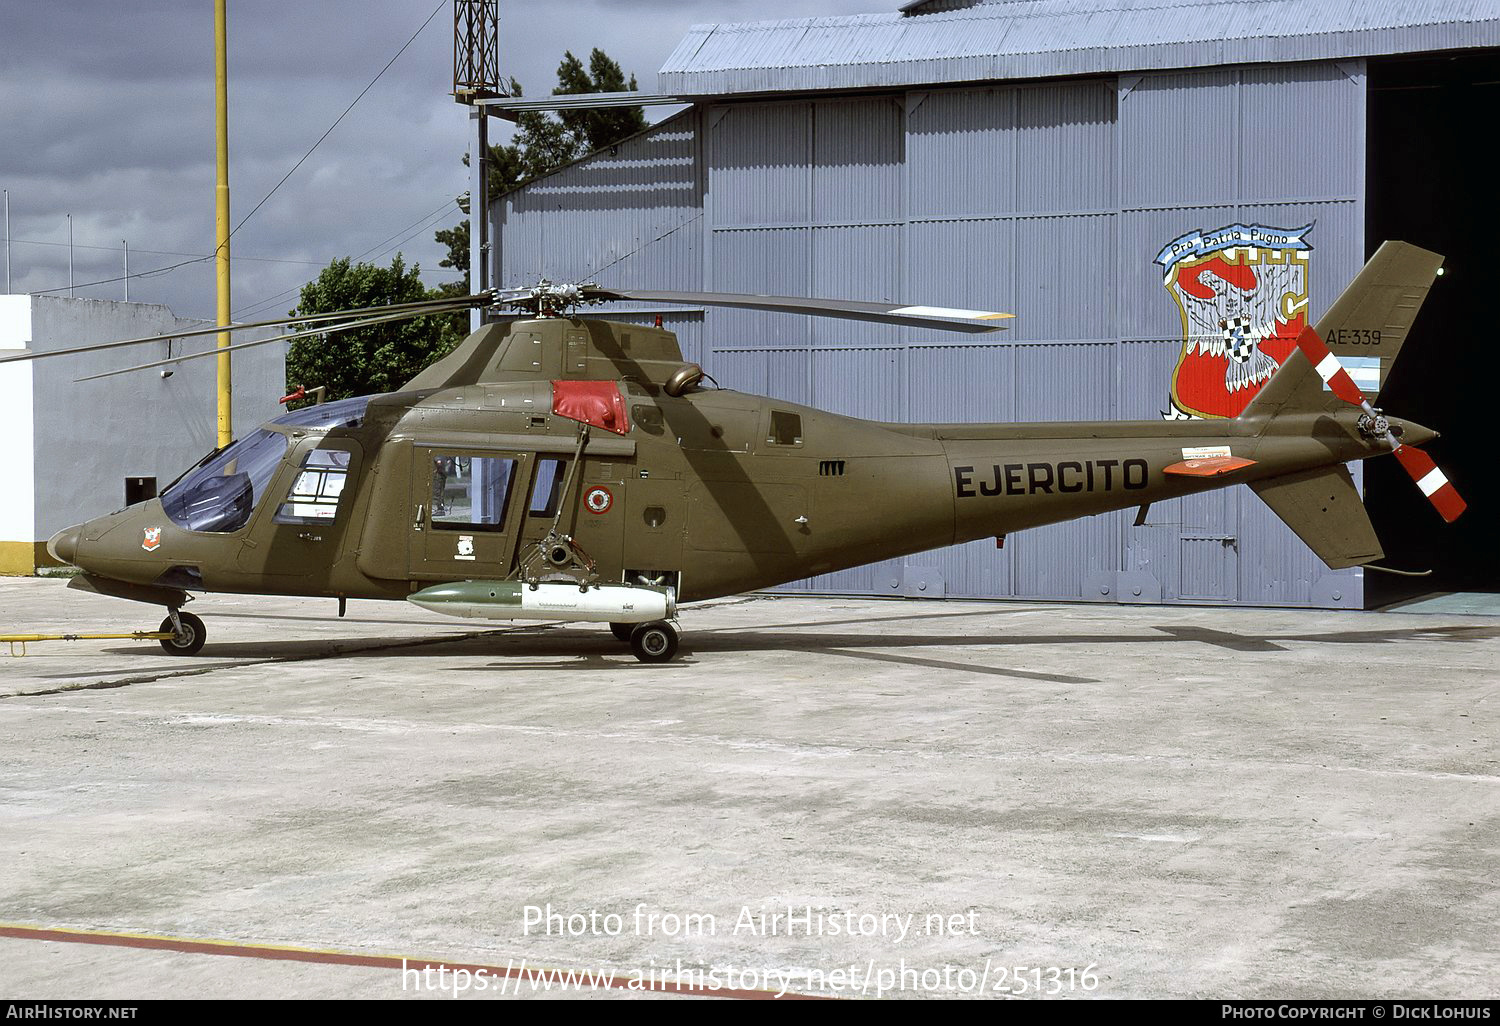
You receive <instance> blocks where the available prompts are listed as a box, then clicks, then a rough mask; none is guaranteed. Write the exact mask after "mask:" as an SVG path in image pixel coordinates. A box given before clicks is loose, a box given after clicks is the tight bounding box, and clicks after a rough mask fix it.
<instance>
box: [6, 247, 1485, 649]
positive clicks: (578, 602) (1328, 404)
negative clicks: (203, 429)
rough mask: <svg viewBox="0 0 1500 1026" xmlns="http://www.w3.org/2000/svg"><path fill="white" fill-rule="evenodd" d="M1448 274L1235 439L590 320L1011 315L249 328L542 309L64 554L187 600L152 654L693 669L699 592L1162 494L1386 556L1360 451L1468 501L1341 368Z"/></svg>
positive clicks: (167, 598)
mask: <svg viewBox="0 0 1500 1026" xmlns="http://www.w3.org/2000/svg"><path fill="white" fill-rule="evenodd" d="M1441 263H1442V258H1441V257H1440V256H1438V255H1437V254H1435V253H1430V252H1427V251H1426V250H1423V249H1419V248H1417V247H1415V246H1411V245H1408V244H1406V243H1400V242H1387V243H1385V244H1384V245H1383V246H1382V247H1381V248H1380V250H1379V251H1378V252H1377V253H1376V254H1375V256H1374V257H1373V258H1372V259H1371V260H1370V262H1369V263H1368V264H1366V266H1365V267H1364V269H1363V270H1362V271H1361V272H1360V273H1359V275H1358V276H1357V277H1356V278H1355V280H1354V281H1353V283H1352V284H1351V285H1350V286H1349V287H1348V288H1347V289H1346V290H1345V291H1344V293H1343V294H1342V295H1341V296H1340V297H1339V299H1338V300H1337V301H1336V302H1335V303H1334V305H1333V307H1332V308H1331V309H1330V310H1329V311H1328V312H1327V313H1326V314H1325V315H1324V316H1323V317H1322V319H1321V320H1319V321H1318V322H1317V324H1316V326H1314V327H1309V328H1307V329H1305V330H1304V331H1303V332H1302V335H1301V337H1300V338H1299V339H1298V346H1297V349H1295V350H1293V351H1292V353H1291V355H1290V356H1289V358H1288V359H1287V360H1286V361H1285V362H1284V363H1283V364H1282V366H1281V367H1280V369H1279V370H1277V371H1276V373H1275V374H1274V376H1273V377H1272V378H1271V380H1270V381H1269V382H1267V383H1266V385H1265V386H1264V387H1263V388H1262V389H1261V391H1260V392H1259V394H1258V395H1257V396H1256V397H1255V399H1254V400H1253V401H1252V402H1251V403H1250V405H1249V406H1248V407H1247V408H1246V409H1245V411H1244V412H1243V413H1242V414H1241V415H1240V416H1239V417H1237V418H1234V419H1229V420H1178V421H1171V420H1158V421H1146V422H1119V423H1029V424H971V423H963V424H894V423H876V422H872V421H865V420H857V419H854V418H852V417H845V416H839V415H836V414H833V413H827V412H823V411H820V410H816V409H812V408H810V407H806V406H799V405H797V404H794V403H788V402H783V401H781V400H779V399H770V398H763V397H760V396H754V395H747V394H745V393H742V392H736V391H732V390H729V389H724V388H719V387H717V386H716V384H711V383H712V379H711V378H709V377H708V376H707V375H705V373H704V371H703V369H702V368H700V367H698V366H696V365H694V364H691V363H688V362H686V361H685V360H684V359H683V355H682V351H681V349H680V348H679V346H678V344H677V339H676V337H675V336H674V335H673V334H672V333H671V332H669V331H665V330H662V329H661V328H660V327H659V326H658V327H649V326H642V325H638V324H627V323H617V322H612V321H608V320H598V319H590V318H583V317H580V316H578V313H577V311H578V310H579V309H580V308H582V307H585V306H591V305H593V304H596V303H604V302H610V301H618V300H634V301H645V302H654V303H681V304H696V305H721V306H733V307H746V308H752V309H760V310H778V311H783V312H789V313H800V314H813V315H818V316H832V317H842V318H852V319H857V320H868V321H877V322H881V323H887V324H905V325H917V326H920V327H925V328H935V329H944V330H956V331H967V332H982V331H992V330H997V329H998V328H999V327H1000V325H999V324H998V323H997V322H998V321H999V320H1001V319H1003V318H1005V317H1008V316H1009V315H1008V314H997V313H990V312H986V311H975V310H953V309H945V308H934V307H920V306H912V307H901V306H897V305H894V304H888V303H856V302H843V301H829V300H816V299H798V298H783V297H769V296H742V295H725V294H704V293H683V292H653V291H643V290H636V289H609V288H602V287H600V286H598V285H594V284H583V285H557V284H552V283H549V282H546V281H543V282H542V283H540V284H539V285H536V286H533V287H529V288H524V289H512V290H495V291H491V292H486V293H483V294H480V295H475V296H468V297H461V298H458V299H456V300H443V301H431V302H424V303H411V304H404V305H401V306H391V307H378V308H367V309H363V310H352V311H344V312H342V313H339V314H326V315H319V317H307V316H303V317H299V318H288V319H287V320H284V321H275V322H260V323H259V324H257V325H240V326H232V327H231V330H241V329H243V328H247V327H263V326H266V325H268V324H283V325H284V324H292V323H297V324H298V325H299V328H298V330H297V331H295V332H294V333H293V334H291V335H282V336H278V337H277V338H271V339H264V340H260V341H255V342H244V343H239V344H237V345H235V346H233V347H231V348H244V347H247V346H252V345H260V344H264V343H265V342H270V341H278V340H285V339H287V338H297V337H302V336H311V335H322V334H328V333H333V332H336V331H339V330H343V329H346V328H351V327H358V326H362V325H368V324H375V323H381V322H383V321H390V320H396V319H400V318H405V317H415V316H420V315H425V314H431V313H436V312H444V311H449V310H457V309H463V308H468V307H472V306H483V307H492V308H495V307H498V308H509V309H510V310H512V311H514V312H515V313H516V315H517V316H516V319H513V320H510V321H508V322H506V321H495V322H492V323H489V324H486V325H484V326H483V327H481V328H480V329H479V330H478V331H476V332H474V333H473V334H471V335H469V336H468V337H467V338H466V339H465V340H464V341H463V342H462V343H461V344H460V345H459V346H458V347H457V348H456V349H455V350H454V351H453V352H452V353H450V354H449V355H447V356H445V357H443V358H442V359H440V360H438V361H436V362H435V363H433V364H432V365H430V366H429V367H427V368H426V369H425V370H423V371H422V372H421V373H420V374H418V375H417V376H416V377H415V378H413V379H412V380H411V381H410V382H408V383H407V385H406V386H405V387H404V388H403V389H402V390H401V391H399V392H395V393H391V394H385V395H373V396H362V397H359V398H354V399H340V400H336V401H332V402H326V403H321V404H319V405H314V406H310V407H306V408H303V409H299V410H296V411H294V412H290V413H287V414H286V415H284V416H282V417H280V418H278V419H276V420H273V421H271V422H270V423H268V424H266V425H265V426H263V427H262V428H260V429H259V430H257V431H255V432H253V433H252V434H249V435H247V436H246V437H243V438H240V439H238V440H236V441H234V442H233V443H231V444H230V445H228V446H227V447H225V448H223V449H220V450H218V451H215V452H212V453H210V454H208V455H207V456H206V457H204V459H203V460H202V462H200V463H199V464H198V465H197V466H195V467H193V468H192V469H190V470H188V471H187V472H186V473H185V474H183V475H182V476H181V477H180V478H178V480H177V481H175V482H174V483H173V484H171V485H170V486H168V487H167V488H166V489H165V490H164V491H163V492H162V494H161V495H160V496H159V497H158V498H154V499H150V500H147V501H145V502H141V503H138V504H136V505H133V506H131V507H129V508H127V509H123V510H121V511H119V512H117V513H112V514H110V515H109V516H104V517H99V518H98V519H95V520H90V521H88V522H87V523H84V524H80V525H78V526H76V527H70V528H68V529H67V530H65V531H62V532H60V533H59V534H57V535H56V536H55V537H54V538H52V540H51V541H50V542H49V549H50V551H51V552H52V554H53V556H54V557H55V558H57V559H58V560H60V561H62V562H65V563H71V564H73V565H75V566H77V567H78V568H79V569H80V570H81V571H82V573H81V574H79V575H78V576H76V577H75V578H74V579H73V580H72V582H71V584H70V586H71V587H74V588H81V589H84V590H88V591H93V592H97V593H100V594H104V595H111V596H117V597H120V598H125V599H133V600H135V601H139V602H146V603H154V604H157V605H161V606H164V607H166V609H167V610H168V616H167V618H166V620H165V621H163V623H162V626H161V629H160V632H159V633H157V634H155V635H153V636H155V637H157V639H158V640H160V642H161V644H162V647H163V648H164V649H165V650H166V651H167V652H170V653H174V654H180V655H192V654H194V653H197V652H198V651H199V650H200V649H201V648H202V647H203V644H204V639H205V632H204V627H203V623H202V621H201V620H200V619H199V618H197V617H195V616H193V615H191V614H189V613H187V612H184V611H183V608H182V607H183V606H184V604H185V603H186V602H188V601H189V593H192V592H241V593H256V594H276V595H303V596H326V597H331V598H336V599H338V600H339V603H340V612H342V611H343V603H344V602H345V600H347V599H350V598H362V599H401V600H406V601H410V602H412V603H415V604H416V605H418V606H421V607H423V608H426V609H429V610H435V611H438V612H441V613H446V614H451V615H454V616H459V617H478V618H487V619H502V620H514V619H521V620H549V621H584V622H595V623H600V624H608V625H609V629H610V630H611V631H612V632H613V633H614V634H615V636H616V637H617V638H619V639H620V640H621V641H622V642H626V643H628V644H629V645H630V646H631V648H632V649H633V651H634V653H635V655H636V656H637V657H638V658H639V659H641V660H643V661H646V662H662V661H666V660H669V659H671V658H672V657H673V656H674V655H675V653H676V651H677V647H678V631H677V627H676V625H675V623H676V620H677V611H678V604H679V603H684V602H694V601H698V600H702V599H710V598H714V597H717V596H722V595H727V594H732V593H736V592H744V591H750V590H754V589H759V588H766V587H770V586H772V585H776V584H781V583H784V582H787V581H791V580H796V579H799V578H805V577H810V576H814V575H817V574H825V573H830V572H832V571H835V570H840V569H843V568H846V567H852V566H858V565H861V564H865V563H871V562H874V561H877V560H885V559H892V558H896V557H900V556H905V555H909V554H913V553H917V552H921V551H924V550H928V549H934V548H939V547H942V546H947V545H954V544H958V543H961V542H967V541H971V540H975V539H979V538H985V537H990V536H995V537H997V538H1001V539H1003V538H1004V536H1006V535H1007V534H1010V533H1013V532H1015V531H1020V530H1023V529H1025V528H1029V527H1036V526H1039V525H1042V524H1050V523H1054V522H1057V521H1062V520H1068V519H1072V518H1075V517H1083V516H1089V515H1093V514H1098V513H1104V512H1107V511H1111V510H1120V509H1128V508H1131V507H1139V509H1140V516H1138V517H1137V523H1140V522H1143V518H1144V514H1145V511H1146V509H1147V508H1148V507H1149V506H1150V505H1151V504H1152V503H1154V502H1160V501H1163V500H1167V499H1173V498H1177V497H1180V496H1184V495H1190V494H1193V493H1196V492H1203V491H1207V490H1209V489H1215V488H1224V487H1228V486H1230V485H1234V484H1247V485H1249V486H1250V487H1251V488H1252V489H1253V490H1254V491H1255V492H1256V493H1257V494H1258V495H1259V496H1260V497H1261V499H1263V500H1264V501H1265V502H1266V503H1267V505H1269V506H1270V508H1271V509H1272V510H1273V511H1274V512H1275V513H1276V514H1277V515H1278V516H1279V517H1280V518H1281V519H1282V520H1284V521H1285V522H1286V523H1287V524H1288V525H1289V526H1290V527H1291V528H1292V530H1293V531H1294V532H1295V533H1296V534H1297V535H1298V536H1299V537H1300V538H1301V539H1302V540H1303V541H1304V542H1305V543H1306V544H1307V545H1308V546H1309V547H1310V548H1311V549H1312V550H1313V551H1314V552H1315V553H1316V554H1317V555H1318V556H1320V557H1321V558H1322V559H1323V561H1324V562H1325V563H1327V564H1328V566H1329V567H1331V568H1340V567H1348V566H1355V565H1360V564H1367V563H1370V562H1372V561H1374V560H1377V559H1379V558H1381V556H1382V551H1381V547H1380V544H1379V542H1378V541H1377V539H1376V537H1375V532H1374V530H1373V528H1372V526H1371V524H1370V520H1369V517H1368V516H1367V514H1366V513H1365V509H1364V506H1363V504H1362V501H1361V498H1360V496H1359V493H1358V490H1357V489H1356V487H1355V485H1354V483H1353V480H1352V478H1351V476H1350V474H1349V472H1348V470H1347V469H1346V467H1345V464H1346V463H1348V462H1349V461H1352V460H1362V459H1367V458H1370V457H1372V456H1379V455H1382V454H1385V453H1394V455H1395V456H1396V458H1397V459H1398V460H1399V461H1400V462H1401V464H1402V466H1403V467H1405V468H1406V470H1407V471H1408V472H1409V473H1410V475H1411V477H1412V478H1413V479H1414V480H1415V481H1416V482H1417V484H1418V485H1419V487H1420V488H1421V490H1422V491H1423V492H1424V493H1425V494H1427V495H1428V497H1429V498H1430V500H1431V501H1432V503H1433V504H1434V506H1436V508H1437V510H1438V512H1439V513H1440V514H1441V515H1442V516H1443V517H1444V518H1445V519H1447V520H1450V521H1451V520H1452V519H1454V518H1455V517H1457V516H1458V514H1459V513H1461V512H1462V511H1463V509H1464V502H1463V500H1462V499H1461V498H1459V496H1458V494H1457V492H1456V491H1455V490H1454V488H1453V486H1452V485H1451V484H1450V483H1448V482H1447V480H1446V479H1445V478H1444V477H1443V475H1442V472H1441V471H1439V470H1438V469H1437V467H1436V466H1435V465H1434V463H1433V461H1432V460H1431V458H1430V457H1428V456H1427V455H1426V454H1425V453H1424V452H1423V451H1422V450H1421V449H1420V448H1418V446H1420V445H1421V444H1422V443H1424V442H1426V441H1428V440H1430V439H1432V438H1434V437H1436V434H1435V432H1433V431H1431V430H1429V429H1428V428H1425V427H1422V426H1420V425H1417V424H1414V423H1411V422H1409V421H1403V420H1399V419H1397V418H1394V417H1387V416H1386V415H1385V414H1384V413H1382V412H1381V411H1380V410H1378V409H1376V408H1375V407H1374V406H1372V405H1371V403H1370V401H1369V400H1368V399H1367V398H1366V397H1365V396H1364V395H1363V394H1362V393H1361V391H1360V389H1359V388H1358V386H1357V385H1355V383H1354V382H1353V380H1352V379H1351V378H1350V377H1349V375H1348V374H1347V373H1346V372H1345V371H1344V370H1343V369H1342V368H1341V366H1340V365H1339V361H1338V357H1337V355H1335V354H1336V353H1339V352H1358V353H1359V354H1360V355H1364V356H1368V355H1371V353H1372V349H1373V351H1374V352H1375V353H1378V354H1379V355H1380V356H1381V357H1382V358H1383V362H1386V363H1387V365H1388V361H1389V359H1390V358H1392V357H1394V355H1395V354H1396V352H1397V351H1398V350H1399V348H1400V346H1401V343H1402V341H1403V339H1404V338H1405V335H1406V333H1407V329H1408V327H1409V326H1410V324H1411V322H1412V319H1413V318H1414V317H1415V316H1416V313H1417V309H1418V307H1419V306H1420V305H1421V302H1422V300H1423V299H1424V298H1425V296H1426V293H1427V290H1428V288H1429V286H1430V285H1431V283H1432V281H1433V278H1434V276H1435V275H1436V274H1437V272H1438V270H1439V268H1440V266H1441ZM309 322H312V323H314V324H315V326H313V327H306V328H303V327H300V325H304V324H308V323H309ZM318 323H321V326H316V325H317V324H318ZM658 324H659V321H658ZM221 330H223V329H222V328H221V327H219V326H215V327H211V328H205V329H203V330H202V331H201V332H197V334H203V335H207V334H212V333H216V332H219V331H221ZM1226 330H1230V329H1229V328H1226ZM184 334H185V333H182V332H178V333H174V334H173V335H171V336H170V337H172V338H180V337H183V335H184ZM186 334H193V333H186ZM163 337H166V336H160V337H156V338H152V339H130V340H126V341H122V342H115V343H104V344H101V345H94V346H84V347H79V348H76V349H71V350H63V351H59V352H54V353H28V354H21V355H19V356H14V357H7V358H5V359H6V360H16V359H37V358H42V357H52V356H62V355H65V354H66V353H70V352H73V353H76V352H80V351H87V350H96V349H102V348H109V347H111V346H126V345H133V344H137V343H141V342H149V341H159V340H160V338H163ZM1355 343H1358V349H1350V348H1348V347H1350V346H1352V345H1354V344H1355ZM220 351H221V350H213V349H210V350H207V351H206V352H201V353H192V354H188V355H179V356H177V357H175V358H173V359H171V360H167V361H158V362H157V363H152V364H144V365H142V366H141V367H133V368H128V370H139V369H143V368H144V367H154V366H160V365H162V364H165V363H176V362H180V361H182V360H185V359H194V358H198V357H206V356H213V355H216V353H217V352H220ZM109 373H111V374H114V373H124V371H111V372H109ZM95 376H96V377H98V376H103V375H95Z"/></svg>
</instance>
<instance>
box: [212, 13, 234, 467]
mask: <svg viewBox="0 0 1500 1026" xmlns="http://www.w3.org/2000/svg"><path fill="white" fill-rule="evenodd" d="M225 3H226V0H214V114H215V128H216V130H217V136H218V139H217V143H218V145H217V147H216V149H217V163H218V182H217V185H216V188H215V189H214V201H215V202H214V229H215V231H214V236H215V240H216V243H217V244H216V245H215V247H214V269H215V271H216V272H217V273H216V277H217V279H218V298H219V304H218V314H219V322H218V323H220V324H228V323H229V89H228V77H229V76H228V68H227V65H228V63H229V61H228V45H227V35H228V34H227V32H226V30H225V24H224V22H225ZM218 338H219V348H220V349H227V348H229V333H228V332H227V331H224V332H220V333H219V336H218ZM216 362H217V363H218V365H219V375H218V393H219V406H218V423H219V447H220V448H223V447H224V446H226V445H228V444H229V443H230V442H232V441H234V421H233V399H234V385H233V380H234V379H233V377H232V376H231V375H230V370H229V354H228V353H223V352H221V353H220V354H219V356H218V359H217V361H216Z"/></svg>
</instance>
